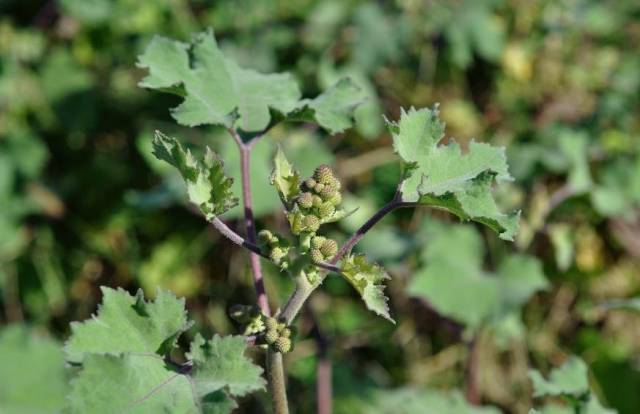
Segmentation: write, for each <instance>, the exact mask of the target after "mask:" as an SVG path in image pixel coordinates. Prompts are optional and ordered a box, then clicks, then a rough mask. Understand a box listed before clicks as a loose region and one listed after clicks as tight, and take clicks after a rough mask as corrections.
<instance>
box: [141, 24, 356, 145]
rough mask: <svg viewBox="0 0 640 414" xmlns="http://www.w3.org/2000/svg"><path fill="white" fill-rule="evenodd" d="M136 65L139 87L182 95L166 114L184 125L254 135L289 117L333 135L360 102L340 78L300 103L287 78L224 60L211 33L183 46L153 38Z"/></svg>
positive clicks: (344, 125) (350, 84) (294, 86)
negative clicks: (142, 74) (144, 72)
mask: <svg viewBox="0 0 640 414" xmlns="http://www.w3.org/2000/svg"><path fill="white" fill-rule="evenodd" d="M138 66H139V67H141V68H146V69H148V70H149V75H148V76H147V77H146V78H144V79H143V80H142V81H141V82H140V86H141V87H144V88H149V89H157V90H160V91H165V92H172V93H176V94H178V95H180V96H182V97H184V101H183V102H182V103H181V104H180V105H179V106H178V107H176V108H174V109H173V110H172V111H171V114H172V116H173V117H174V118H175V119H176V121H178V123H179V124H182V125H187V126H197V125H203V124H212V125H222V126H224V127H226V128H238V129H240V130H242V131H243V132H245V133H248V134H259V133H261V132H263V131H265V130H267V129H268V128H269V127H270V126H272V125H273V124H274V123H276V122H278V121H281V120H286V119H290V120H298V121H311V122H315V123H317V124H318V125H320V126H321V127H322V128H324V129H326V130H327V131H329V132H330V133H332V134H334V133H337V132H341V131H343V130H345V129H347V128H349V127H350V126H351V125H352V116H353V110H354V109H355V107H356V106H357V105H358V104H359V103H360V102H361V94H360V90H359V88H358V87H357V86H356V85H355V84H354V83H353V82H352V81H351V80H350V79H346V78H345V79H342V80H340V81H338V82H337V83H336V84H335V85H334V86H333V87H331V88H330V89H329V90H328V91H327V92H325V93H323V94H322V95H320V96H318V97H316V98H315V99H303V100H300V97H301V94H300V90H299V88H298V85H297V83H296V81H295V80H294V79H293V77H292V76H291V75H289V74H288V73H274V74H262V73H259V72H256V71H254V70H251V69H244V68H241V67H239V66H238V65H237V64H236V63H235V62H234V61H233V60H231V59H229V58H228V57H227V56H224V54H223V53H222V51H221V50H220V49H219V48H218V44H217V42H216V39H215V36H214V34H213V31H211V30H209V31H206V32H203V33H199V34H197V35H195V36H194V37H193V39H192V40H191V43H189V44H186V43H182V42H178V41H174V40H170V39H167V38H164V37H159V36H156V37H155V38H154V39H153V40H152V41H151V43H150V44H149V46H148V47H147V49H146V51H145V52H144V53H143V54H142V55H141V56H140V57H139V58H138ZM274 115H275V116H274Z"/></svg>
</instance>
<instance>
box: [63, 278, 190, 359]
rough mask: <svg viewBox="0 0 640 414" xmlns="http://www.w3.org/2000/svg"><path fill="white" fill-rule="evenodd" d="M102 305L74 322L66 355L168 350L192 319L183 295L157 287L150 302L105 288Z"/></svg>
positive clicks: (81, 356) (162, 351)
mask: <svg viewBox="0 0 640 414" xmlns="http://www.w3.org/2000/svg"><path fill="white" fill-rule="evenodd" d="M102 294H103V298H102V305H101V306H100V307H99V308H98V313H97V315H95V316H94V317H93V318H91V319H90V320H88V321H85V322H73V323H71V332H72V334H71V337H70V338H69V340H68V341H67V343H66V344H65V352H66V354H67V359H68V360H69V361H71V362H82V360H83V359H84V358H85V357H86V355H87V354H118V353H123V352H136V353H165V352H166V351H168V350H170V348H171V347H173V345H174V344H175V341H176V339H177V337H178V336H179V335H180V334H181V333H182V332H184V331H186V330H187V329H188V328H189V326H190V323H189V322H188V320H187V315H186V311H185V309H184V299H178V298H176V297H175V296H174V295H173V294H171V293H169V292H165V291H162V290H158V292H157V294H156V299H155V300H154V301H153V302H147V301H145V300H144V298H143V296H142V292H141V291H139V292H138V295H137V296H136V297H134V296H131V295H130V294H129V293H127V292H126V291H124V290H122V289H118V290H114V289H110V288H107V287H103V288H102Z"/></svg>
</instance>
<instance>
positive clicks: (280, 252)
mask: <svg viewBox="0 0 640 414" xmlns="http://www.w3.org/2000/svg"><path fill="white" fill-rule="evenodd" d="M286 255H287V252H286V250H285V249H283V248H281V247H274V248H273V250H271V253H270V254H269V258H270V259H271V260H272V261H273V262H274V263H275V264H280V260H282V258H283V257H285V256H286Z"/></svg>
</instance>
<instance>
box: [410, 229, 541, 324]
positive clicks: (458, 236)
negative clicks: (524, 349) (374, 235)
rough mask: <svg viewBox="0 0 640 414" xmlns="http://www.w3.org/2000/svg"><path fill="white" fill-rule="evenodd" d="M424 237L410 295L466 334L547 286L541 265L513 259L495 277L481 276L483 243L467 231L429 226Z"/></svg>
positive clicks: (520, 257)
mask: <svg viewBox="0 0 640 414" xmlns="http://www.w3.org/2000/svg"><path fill="white" fill-rule="evenodd" d="M426 233H427V234H428V235H429V244H428V246H427V249H426V251H425V255H424V261H425V263H426V266H425V267H423V268H422V269H420V270H418V272H417V273H416V275H415V277H414V278H413V280H412V281H411V283H410V285H409V289H408V290H409V294H410V295H412V296H417V297H421V298H424V299H426V300H427V301H428V302H429V303H430V304H431V305H432V306H433V307H434V308H435V309H436V310H437V311H438V312H440V313H442V314H443V315H446V316H448V317H451V318H453V319H455V320H457V321H459V322H461V323H464V324H465V325H467V326H468V327H469V328H471V329H476V328H478V327H479V326H480V325H481V324H483V323H485V322H490V321H498V320H500V319H501V318H504V317H506V316H508V315H509V314H511V313H513V312H517V311H518V310H519V308H520V306H522V305H523V304H524V303H525V302H526V301H527V300H528V299H529V298H530V297H531V295H532V294H534V293H535V292H536V291H538V290H542V289H545V288H546V287H547V286H548V283H547V281H546V279H545V277H544V274H543V272H542V265H541V263H540V262H539V261H538V260H537V259H535V258H533V257H530V256H525V255H512V256H509V257H508V258H507V259H505V260H504V261H503V262H502V263H501V264H500V266H499V267H498V271H497V272H496V273H495V274H490V273H488V272H486V271H484V270H483V267H482V258H483V256H484V253H483V250H484V249H483V246H482V239H481V238H480V235H479V234H478V232H477V231H476V230H475V229H473V228H472V227H469V226H463V225H446V224H442V223H439V222H435V221H432V222H429V223H427V230H426ZM451 252H455V254H451Z"/></svg>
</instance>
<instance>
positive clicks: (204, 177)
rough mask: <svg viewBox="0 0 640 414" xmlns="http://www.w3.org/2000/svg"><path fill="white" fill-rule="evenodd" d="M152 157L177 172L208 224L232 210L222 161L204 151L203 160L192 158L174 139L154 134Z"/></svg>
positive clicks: (228, 180)
mask: <svg viewBox="0 0 640 414" xmlns="http://www.w3.org/2000/svg"><path fill="white" fill-rule="evenodd" d="M153 154H154V155H155V156H156V158H158V159H161V160H164V161H166V162H168V163H169V164H171V165H173V166H174V167H176V168H177V169H178V171H179V172H180V174H181V175H182V178H183V179H184V181H185V183H186V184H187V194H188V195H189V200H190V201H191V202H192V203H193V204H195V205H197V206H198V207H199V208H200V210H201V211H202V213H203V214H204V215H205V217H206V218H207V220H212V219H213V218H215V217H216V216H219V215H221V214H223V213H224V212H226V211H227V210H229V209H230V208H232V207H235V206H236V205H237V204H238V199H237V198H236V197H234V196H233V193H232V192H231V186H232V185H233V180H232V179H231V178H229V177H227V176H226V175H225V173H224V169H223V164H222V160H220V159H219V158H218V156H217V155H216V154H215V153H214V152H213V151H212V150H211V149H210V148H209V147H207V150H206V153H205V156H204V160H199V159H197V158H195V157H194V156H193V155H192V154H191V151H190V150H186V151H185V150H184V148H183V147H182V145H180V143H179V142H178V141H177V140H176V139H175V138H171V137H168V136H166V135H164V134H163V133H161V132H160V131H156V134H155V138H154V140H153Z"/></svg>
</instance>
